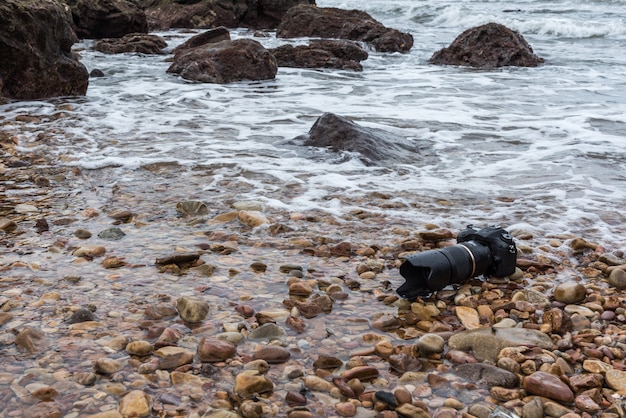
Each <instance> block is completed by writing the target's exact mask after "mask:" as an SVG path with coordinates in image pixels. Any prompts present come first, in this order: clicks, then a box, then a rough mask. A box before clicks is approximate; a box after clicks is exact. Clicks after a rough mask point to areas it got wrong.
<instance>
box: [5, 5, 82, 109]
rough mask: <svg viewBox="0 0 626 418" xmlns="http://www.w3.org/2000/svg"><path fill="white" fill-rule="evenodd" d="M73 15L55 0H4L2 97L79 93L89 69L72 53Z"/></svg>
mask: <svg viewBox="0 0 626 418" xmlns="http://www.w3.org/2000/svg"><path fill="white" fill-rule="evenodd" d="M71 23H72V16H71V14H70V12H69V11H68V10H66V8H65V7H64V6H63V5H62V4H61V3H59V2H57V1H56V0H53V1H47V2H40V1H37V0H3V1H2V2H0V97H1V96H4V97H6V98H11V99H18V100H30V99H42V98H47V97H57V96H79V95H84V94H85V93H86V92H87V86H88V84H89V74H88V73H87V69H86V68H85V66H84V65H83V64H81V63H80V62H79V61H78V59H77V58H76V57H75V56H74V55H73V54H72V51H71V48H72V45H73V44H74V43H75V42H76V41H77V38H76V35H75V34H74V32H73V31H72V25H71Z"/></svg>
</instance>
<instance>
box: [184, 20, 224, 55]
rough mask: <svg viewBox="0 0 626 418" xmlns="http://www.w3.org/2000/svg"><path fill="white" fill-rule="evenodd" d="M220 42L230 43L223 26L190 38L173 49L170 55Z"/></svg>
mask: <svg viewBox="0 0 626 418" xmlns="http://www.w3.org/2000/svg"><path fill="white" fill-rule="evenodd" d="M221 41H230V32H229V31H228V29H226V28H225V27H224V26H220V27H219V28H215V29H211V30H208V31H206V32H202V33H201V34H200V35H196V36H192V37H191V38H189V39H188V40H187V41H185V42H184V43H182V44H180V45H178V46H177V47H176V48H174V50H173V51H172V53H174V54H178V53H180V52H182V51H184V50H187V49H192V48H197V47H199V46H202V45H206V44H215V43H218V42H221Z"/></svg>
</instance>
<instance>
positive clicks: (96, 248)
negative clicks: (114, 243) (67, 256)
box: [72, 245, 106, 259]
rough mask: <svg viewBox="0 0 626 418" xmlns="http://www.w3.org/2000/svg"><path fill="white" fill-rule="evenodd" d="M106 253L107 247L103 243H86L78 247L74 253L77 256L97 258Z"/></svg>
mask: <svg viewBox="0 0 626 418" xmlns="http://www.w3.org/2000/svg"><path fill="white" fill-rule="evenodd" d="M105 253H106V248H105V247H103V246H102V245H85V246H82V247H78V248H77V249H76V250H74V252H73V253H72V254H73V255H75V256H76V257H84V258H88V259H91V258H96V257H101V256H103V255H104V254H105Z"/></svg>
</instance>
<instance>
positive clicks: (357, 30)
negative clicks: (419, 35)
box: [276, 4, 413, 52]
mask: <svg viewBox="0 0 626 418" xmlns="http://www.w3.org/2000/svg"><path fill="white" fill-rule="evenodd" d="M276 36H277V37H278V38H300V37H311V38H337V39H350V40H353V41H360V42H365V43H367V44H369V45H371V46H372V47H373V48H374V49H376V50H377V51H379V52H406V51H408V50H410V49H411V47H413V36H412V35H411V34H408V33H402V32H400V31H398V30H396V29H389V28H386V27H385V26H384V25H383V24H382V23H380V22H378V21H377V20H375V19H374V18H373V17H371V16H370V15H369V14H367V13H366V12H363V11H360V10H342V9H336V8H330V7H328V8H325V7H314V6H310V5H304V4H302V5H298V6H295V7H292V8H291V9H289V11H288V12H287V13H286V14H285V16H283V19H282V21H281V22H280V25H278V29H277V30H276Z"/></svg>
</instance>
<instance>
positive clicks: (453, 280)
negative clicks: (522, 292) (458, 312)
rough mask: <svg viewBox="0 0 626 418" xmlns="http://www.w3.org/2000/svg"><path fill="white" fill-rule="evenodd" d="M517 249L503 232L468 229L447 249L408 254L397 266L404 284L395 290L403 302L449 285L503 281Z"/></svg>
mask: <svg viewBox="0 0 626 418" xmlns="http://www.w3.org/2000/svg"><path fill="white" fill-rule="evenodd" d="M516 260H517V248H516V247H515V242H514V241H513V237H511V235H510V234H509V233H508V232H507V231H505V230H504V229H502V228H500V227H497V226H489V227H486V228H483V229H481V230H478V229H474V227H473V226H472V225H468V227H467V229H465V230H463V231H461V232H459V234H458V235H457V244H456V245H452V246H450V247H446V248H442V249H438V250H429V251H424V252H421V253H416V254H412V255H410V256H408V257H406V258H405V260H404V262H403V263H402V265H400V274H401V275H402V277H404V279H405V280H406V282H405V283H404V284H403V285H402V286H400V287H399V288H398V290H397V292H398V294H399V295H400V296H402V297H403V298H406V299H415V298H417V297H418V296H428V295H430V294H431V293H432V292H434V291H437V290H441V289H443V288H444V287H446V286H448V285H450V284H459V283H462V282H464V281H465V280H467V279H469V278H471V277H475V276H480V275H481V274H484V275H487V276H497V277H504V276H508V275H510V274H513V272H514V271H515V263H516Z"/></svg>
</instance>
